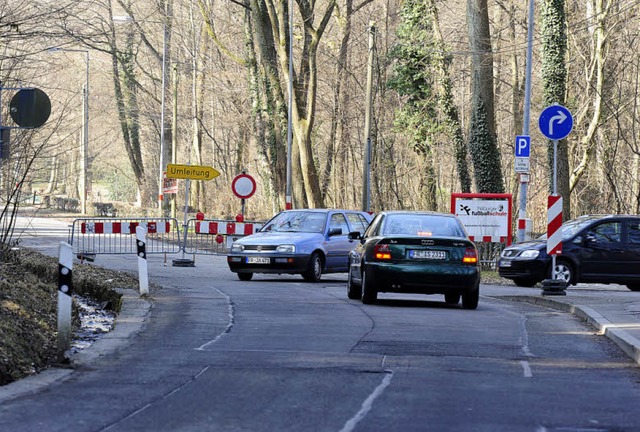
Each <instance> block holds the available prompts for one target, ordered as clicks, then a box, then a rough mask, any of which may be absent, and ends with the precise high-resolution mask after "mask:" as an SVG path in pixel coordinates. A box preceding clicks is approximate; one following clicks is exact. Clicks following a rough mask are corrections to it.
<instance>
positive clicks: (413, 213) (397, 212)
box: [378, 210, 455, 217]
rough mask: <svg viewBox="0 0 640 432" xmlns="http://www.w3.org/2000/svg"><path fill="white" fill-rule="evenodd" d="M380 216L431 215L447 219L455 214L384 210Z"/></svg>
mask: <svg viewBox="0 0 640 432" xmlns="http://www.w3.org/2000/svg"><path fill="white" fill-rule="evenodd" d="M378 214H382V215H404V214H406V215H431V216H445V217H455V215H454V214H453V213H442V212H436V211H430V210H384V211H381V212H378Z"/></svg>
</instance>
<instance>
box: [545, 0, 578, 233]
mask: <svg viewBox="0 0 640 432" xmlns="http://www.w3.org/2000/svg"><path fill="white" fill-rule="evenodd" d="M564 4H565V2H564V0H543V1H542V17H541V18H542V19H541V21H542V23H541V28H542V81H543V86H544V104H545V107H546V106H549V105H552V104H554V103H557V104H560V105H564V103H565V95H566V83H567V68H566V64H565V53H566V51H567V28H566V18H565V10H564ZM553 147H554V146H553V141H549V142H548V143H547V160H548V166H549V179H550V181H549V193H552V192H553V180H552V179H553V165H554V163H553V159H554V157H553V154H554V151H553ZM556 160H557V181H558V184H557V185H555V186H556V190H557V193H558V194H559V195H561V196H562V200H563V208H562V216H563V219H564V220H568V219H570V215H571V212H570V210H571V201H570V199H571V194H570V190H569V158H568V152H567V140H566V139H563V140H560V141H559V142H558V148H557V157H556Z"/></svg>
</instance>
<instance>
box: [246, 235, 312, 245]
mask: <svg viewBox="0 0 640 432" xmlns="http://www.w3.org/2000/svg"><path fill="white" fill-rule="evenodd" d="M323 238H324V236H323V235H322V234H319V233H310V232H258V233H255V234H251V235H249V236H247V237H243V238H241V239H238V240H236V243H240V244H243V245H281V244H296V243H300V242H307V241H309V240H313V239H316V240H321V239H323Z"/></svg>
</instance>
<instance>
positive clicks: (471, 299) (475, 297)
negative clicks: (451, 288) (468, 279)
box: [462, 284, 480, 309]
mask: <svg viewBox="0 0 640 432" xmlns="http://www.w3.org/2000/svg"><path fill="white" fill-rule="evenodd" d="M479 300H480V284H478V285H476V286H475V288H474V289H473V290H472V291H467V292H464V293H462V308H463V309H476V308H477V307H478V301H479Z"/></svg>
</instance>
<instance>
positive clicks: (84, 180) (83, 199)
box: [48, 47, 89, 215]
mask: <svg viewBox="0 0 640 432" xmlns="http://www.w3.org/2000/svg"><path fill="white" fill-rule="evenodd" d="M48 51H50V52H59V51H67V52H83V53H84V59H85V66H86V68H85V78H84V86H83V87H82V146H81V151H80V153H81V158H80V159H81V167H80V171H81V174H80V183H81V185H80V209H81V210H80V211H81V212H82V214H84V215H86V214H87V197H88V189H89V181H88V178H89V51H88V50H81V49H70V48H60V47H54V48H49V49H48Z"/></svg>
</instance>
